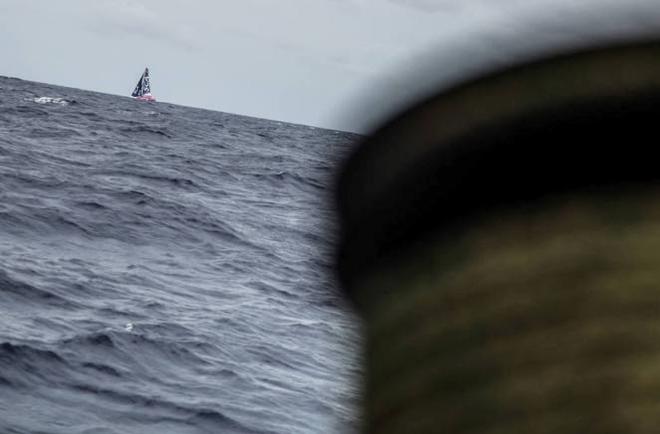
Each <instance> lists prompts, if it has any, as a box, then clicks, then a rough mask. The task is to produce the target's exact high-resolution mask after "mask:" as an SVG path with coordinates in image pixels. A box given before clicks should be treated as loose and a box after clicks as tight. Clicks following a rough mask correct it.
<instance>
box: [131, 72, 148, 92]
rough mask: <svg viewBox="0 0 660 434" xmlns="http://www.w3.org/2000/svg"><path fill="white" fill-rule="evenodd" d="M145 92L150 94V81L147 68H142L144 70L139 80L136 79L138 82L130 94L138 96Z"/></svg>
mask: <svg viewBox="0 0 660 434" xmlns="http://www.w3.org/2000/svg"><path fill="white" fill-rule="evenodd" d="M145 94H151V83H150V82H149V68H144V72H143V73H142V76H141V77H140V81H138V84H137V85H136V86H135V90H133V93H132V94H131V96H134V97H140V96H143V95H145Z"/></svg>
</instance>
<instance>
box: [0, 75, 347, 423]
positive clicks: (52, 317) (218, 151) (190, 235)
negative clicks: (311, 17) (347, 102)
mask: <svg viewBox="0 0 660 434" xmlns="http://www.w3.org/2000/svg"><path fill="white" fill-rule="evenodd" d="M356 139H357V137H356V136H355V135H352V134H348V133H343V132H336V131H329V130H322V129H316V128H311V127H306V126H300V125H291V124H285V123H280V122H274V121H267V120H261V119H254V118H249V117H242V116H236V115H230V114H226V113H219V112H212V111H205V110H199V109H191V108H186V107H180V106H174V105H170V104H167V103H156V104H150V103H141V102H137V101H133V100H131V99H129V98H122V97H116V96H110V95H103V94H97V93H91V92H84V91H79V90H75V89H68V88H62V87H57V86H50V85H44V84H36V83H32V82H27V81H21V80H16V79H9V78H0V195H1V200H0V255H1V256H0V257H1V262H0V433H62V434H72V433H87V434H92V433H94V434H97V433H98V434H101V433H103V434H106V433H120V434H128V433H136V434H138V433H139V434H144V433H248V432H249V433H252V432H273V433H333V432H337V433H340V432H347V431H352V430H353V429H354V428H355V426H356V413H355V410H354V408H355V405H356V402H357V401H358V385H359V381H358V376H359V352H358V344H359V338H358V333H357V325H356V319H355V318H354V316H352V314H351V313H350V311H349V310H348V308H347V306H346V304H344V302H343V301H342V299H341V297H340V296H339V294H338V293H337V289H336V286H337V285H336V283H335V281H334V277H333V274H332V261H333V257H332V254H333V248H334V243H335V241H336V239H335V232H334V231H333V230H334V227H335V226H334V225H335V223H334V220H333V219H334V210H333V209H332V207H331V202H329V201H328V200H327V195H328V194H330V182H331V176H332V173H333V170H334V168H335V167H336V165H337V162H338V161H339V160H340V159H341V158H342V157H343V156H345V155H346V152H347V151H348V150H349V149H350V148H351V146H352V145H353V144H354V142H355V140H356Z"/></svg>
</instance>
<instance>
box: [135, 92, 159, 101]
mask: <svg viewBox="0 0 660 434" xmlns="http://www.w3.org/2000/svg"><path fill="white" fill-rule="evenodd" d="M133 99H137V100H138V101H156V97H155V96H153V95H151V94H146V95H142V96H135V97H133Z"/></svg>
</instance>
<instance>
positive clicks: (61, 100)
mask: <svg viewBox="0 0 660 434" xmlns="http://www.w3.org/2000/svg"><path fill="white" fill-rule="evenodd" d="M32 101H33V102H36V103H37V104H58V105H69V101H67V100H65V99H64V98H54V97H50V96H40V97H38V98H34V99H32Z"/></svg>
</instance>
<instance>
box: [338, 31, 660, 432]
mask: <svg viewBox="0 0 660 434" xmlns="http://www.w3.org/2000/svg"><path fill="white" fill-rule="evenodd" d="M659 132H660V42H656V41H651V42H648V41H647V42H632V43H627V44H624V45H617V46H609V47H600V48H596V49H591V50H584V51H580V52H576V53H570V54H566V55H555V56H553V57H551V58H549V59H545V60H540V61H535V62H533V63H527V64H524V65H521V66H517V67H514V68H510V69H507V70H506V71H503V72H499V73H495V74H490V75H488V76H486V77H485V78H482V79H479V80H476V81H472V82H469V83H466V84H463V85H460V86H458V87H455V88H453V89H450V90H448V91H444V92H442V93H440V94H438V95H436V96H434V97H432V98H430V99H428V100H426V101H425V102H423V103H421V104H419V105H417V106H415V107H414V108H412V109H410V110H408V111H406V112H405V113H403V114H401V115H400V116H398V117H396V118H395V119H393V120H391V121H390V122H389V123H387V124H386V125H385V126H383V127H382V128H380V129H379V130H378V131H376V132H375V133H374V134H373V135H371V136H370V137H369V138H368V139H367V140H366V141H365V142H364V143H363V144H362V146H361V147H360V148H359V149H358V150H357V152H356V153H355V154H354V155H353V156H352V157H351V158H350V160H349V161H348V162H347V164H346V166H345V167H344V170H343V172H342V174H341V177H340V181H339V186H338V200H339V207H340V213H341V224H342V232H343V233H342V237H343V238H342V243H341V247H340V252H339V269H340V274H341V277H342V280H343V284H344V287H345V288H346V289H347V291H348V292H349V294H350V296H351V298H352V299H353V300H354V302H355V303H356V305H357V306H358V309H359V311H360V312H361V314H362V315H363V317H364V319H365V324H366V337H367V342H368V348H367V352H366V363H367V366H366V372H367V379H366V390H365V409H364V418H365V431H367V432H374V433H413V432H421V433H431V432H442V433H448V434H456V433H481V434H485V433H502V434H505V433H506V434H509V433H517V432H527V433H652V432H657V430H658V427H660V200H659V199H660V195H659V193H660V159H658V158H657V157H656V150H657V148H658V147H660V140H659V139H658V138H659V136H660V135H659Z"/></svg>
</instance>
